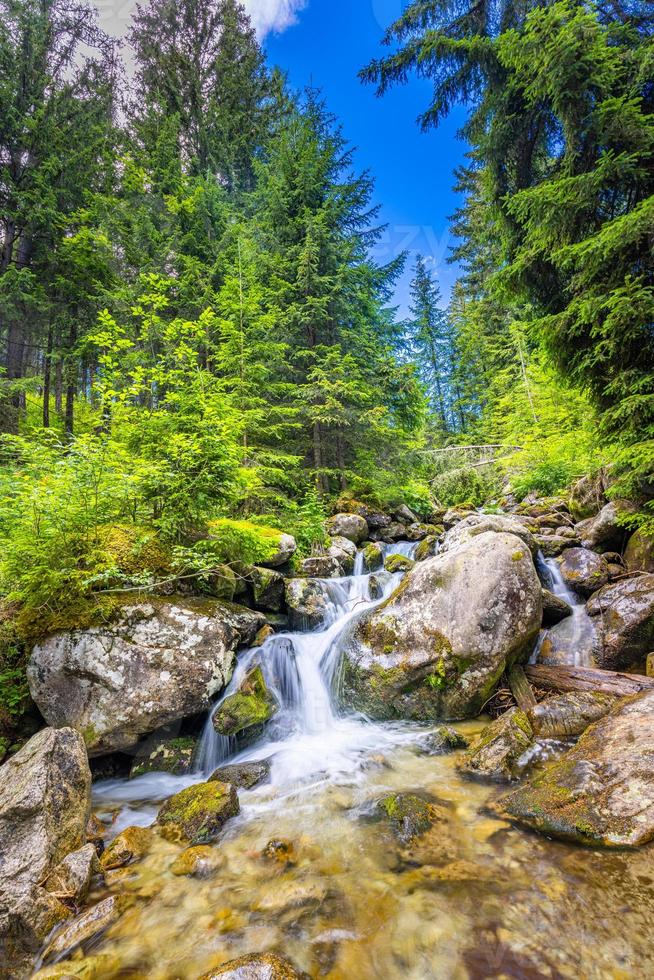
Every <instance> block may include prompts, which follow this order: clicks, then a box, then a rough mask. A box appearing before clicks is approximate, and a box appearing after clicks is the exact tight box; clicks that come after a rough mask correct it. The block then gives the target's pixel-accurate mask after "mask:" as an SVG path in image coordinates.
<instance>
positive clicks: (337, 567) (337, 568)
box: [299, 555, 343, 578]
mask: <svg viewBox="0 0 654 980" xmlns="http://www.w3.org/2000/svg"><path fill="white" fill-rule="evenodd" d="M299 572H300V575H306V577H307V578H339V577H340V576H341V575H342V574H343V569H342V567H341V563H340V562H339V560H338V559H337V558H332V557H331V556H330V555H316V556H314V557H313V558H305V559H304V560H303V561H302V562H300V568H299Z"/></svg>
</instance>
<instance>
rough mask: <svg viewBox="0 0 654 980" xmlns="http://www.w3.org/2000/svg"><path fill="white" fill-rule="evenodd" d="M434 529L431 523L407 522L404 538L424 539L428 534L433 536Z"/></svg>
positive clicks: (411, 539)
mask: <svg viewBox="0 0 654 980" xmlns="http://www.w3.org/2000/svg"><path fill="white" fill-rule="evenodd" d="M436 530H437V529H436V527H435V526H434V525H433V524H419V523H417V524H409V526H408V528H407V529H406V533H405V538H406V540H407V541H424V540H425V538H428V537H429V536H430V535H432V536H433V535H434V534H435V533H436Z"/></svg>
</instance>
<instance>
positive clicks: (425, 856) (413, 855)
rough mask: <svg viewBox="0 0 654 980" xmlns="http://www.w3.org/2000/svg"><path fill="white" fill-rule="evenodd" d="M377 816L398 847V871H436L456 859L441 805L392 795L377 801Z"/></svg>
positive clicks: (453, 837) (453, 838)
mask: <svg viewBox="0 0 654 980" xmlns="http://www.w3.org/2000/svg"><path fill="white" fill-rule="evenodd" d="M377 813H378V815H379V816H380V817H381V818H382V819H383V820H384V821H385V822H386V823H387V824H388V826H389V828H390V830H391V832H392V834H393V836H394V837H395V838H396V839H397V841H398V842H399V844H400V845H401V846H400V847H399V849H398V851H397V858H398V859H399V863H400V867H402V866H404V867H406V866H410V867H421V866H425V865H428V866H437V867H438V866H442V865H446V864H449V863H451V862H452V861H453V860H455V859H456V858H457V856H458V851H459V844H458V840H457V839H456V835H455V834H454V832H453V828H452V825H451V813H450V811H449V810H448V809H447V808H446V807H445V806H444V805H443V804H441V803H437V802H436V801H434V800H430V799H424V798H423V797H421V796H417V795H414V794H413V793H392V794H390V795H389V796H386V797H384V799H382V800H380V801H379V803H378V804H377Z"/></svg>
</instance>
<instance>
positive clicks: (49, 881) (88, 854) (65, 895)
mask: <svg viewBox="0 0 654 980" xmlns="http://www.w3.org/2000/svg"><path fill="white" fill-rule="evenodd" d="M100 872H101V868H100V862H99V861H98V852H97V851H96V849H95V845H94V844H85V845H84V847H80V848H79V850H77V851H73V852H72V853H71V854H67V855H66V857H65V858H64V859H63V861H62V862H61V863H60V864H58V865H57V867H56V868H54V869H53V870H52V871H51V872H50V874H49V875H48V877H47V878H46V879H45V881H44V883H43V887H44V888H45V890H46V891H47V892H49V894H50V895H53V896H54V897H55V898H58V899H60V900H61V901H64V902H74V903H75V904H76V905H80V904H81V903H82V902H83V901H85V899H86V896H87V895H88V893H89V888H90V887H91V882H92V880H93V877H94V875H97V874H100Z"/></svg>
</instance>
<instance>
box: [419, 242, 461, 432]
mask: <svg viewBox="0 0 654 980" xmlns="http://www.w3.org/2000/svg"><path fill="white" fill-rule="evenodd" d="M440 304H441V291H440V287H439V285H438V283H437V282H436V281H435V280H434V279H433V277H432V276H431V274H430V273H429V272H428V270H427V266H426V264H425V260H424V258H423V256H422V255H419V256H418V258H417V260H416V266H415V276H414V279H413V281H412V282H411V313H412V315H413V319H412V320H411V321H410V323H409V343H410V350H411V354H412V356H413V357H414V358H415V359H416V360H417V363H418V370H419V373H420V377H421V378H422V381H423V383H424V384H425V386H426V388H427V392H428V394H429V398H430V402H431V409H432V413H433V414H434V416H436V418H437V420H438V423H439V425H440V428H441V429H442V430H443V431H447V429H448V427H449V424H450V423H449V405H450V402H451V397H450V392H449V375H450V370H451V350H450V329H449V322H448V316H447V312H446V311H445V310H443V309H442V308H441V305H440Z"/></svg>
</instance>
